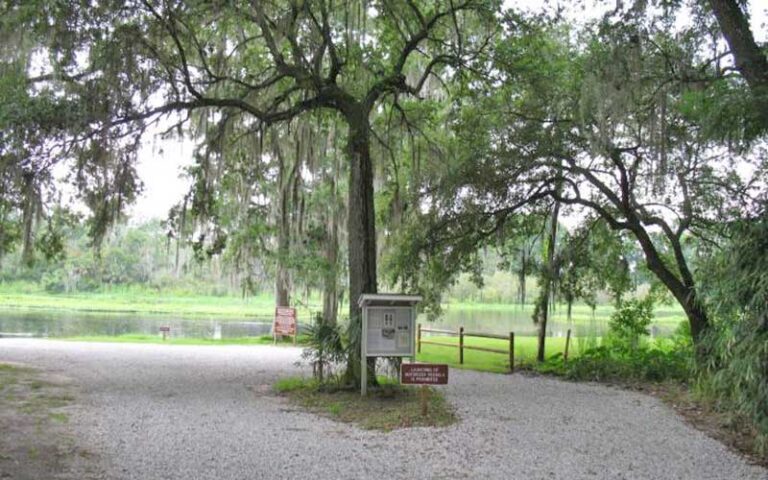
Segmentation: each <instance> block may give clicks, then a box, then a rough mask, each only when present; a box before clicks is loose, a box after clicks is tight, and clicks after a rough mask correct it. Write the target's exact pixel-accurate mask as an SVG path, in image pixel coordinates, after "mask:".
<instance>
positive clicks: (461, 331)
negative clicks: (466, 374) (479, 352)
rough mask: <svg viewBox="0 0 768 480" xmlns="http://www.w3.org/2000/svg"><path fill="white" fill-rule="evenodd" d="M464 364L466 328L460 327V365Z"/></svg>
mask: <svg viewBox="0 0 768 480" xmlns="http://www.w3.org/2000/svg"><path fill="white" fill-rule="evenodd" d="M463 364H464V327H459V365H463Z"/></svg>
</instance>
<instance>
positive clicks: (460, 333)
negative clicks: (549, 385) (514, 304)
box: [416, 324, 515, 372]
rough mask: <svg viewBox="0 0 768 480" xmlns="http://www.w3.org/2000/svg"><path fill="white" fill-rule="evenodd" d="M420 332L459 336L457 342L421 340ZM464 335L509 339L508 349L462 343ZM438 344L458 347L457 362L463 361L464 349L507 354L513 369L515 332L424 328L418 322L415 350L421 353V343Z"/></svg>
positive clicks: (510, 369) (462, 328) (460, 328)
mask: <svg viewBox="0 0 768 480" xmlns="http://www.w3.org/2000/svg"><path fill="white" fill-rule="evenodd" d="M422 332H427V333H440V334H443V335H448V336H452V337H459V344H458V345H456V344H453V343H443V342H435V341H433V340H422V338H421V334H422ZM465 337H477V338H496V339H499V340H509V350H501V349H499V348H488V347H478V346H475V345H464V338H465ZM423 343H424V344H427V345H438V346H441V347H449V348H458V349H459V364H463V363H464V350H478V351H481V352H490V353H501V354H504V355H507V354H509V371H510V372H514V371H515V333H514V332H509V336H507V335H497V334H494V333H483V332H465V331H464V327H459V329H458V330H442V329H439V328H425V327H422V326H421V324H418V326H417V328H416V352H417V353H421V344H423Z"/></svg>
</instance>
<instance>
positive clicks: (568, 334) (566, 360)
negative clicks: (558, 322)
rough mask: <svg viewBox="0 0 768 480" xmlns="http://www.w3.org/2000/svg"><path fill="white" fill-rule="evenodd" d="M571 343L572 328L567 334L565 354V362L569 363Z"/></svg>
mask: <svg viewBox="0 0 768 480" xmlns="http://www.w3.org/2000/svg"><path fill="white" fill-rule="evenodd" d="M570 345H571V329H570V328H569V329H568V333H567V334H566V335H565V353H564V354H563V363H568V347H569V346H570Z"/></svg>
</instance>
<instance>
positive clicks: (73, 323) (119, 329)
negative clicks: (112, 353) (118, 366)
mask: <svg viewBox="0 0 768 480" xmlns="http://www.w3.org/2000/svg"><path fill="white" fill-rule="evenodd" d="M271 321H272V320H271V319H270V318H250V319H247V320H246V319H244V320H242V321H238V320H224V321H222V320H220V319H216V320H214V319H206V318H199V317H198V318H183V317H176V316H170V315H148V314H130V313H128V314H121V313H88V312H74V311H62V312H59V311H51V310H22V309H0V335H2V334H3V333H5V334H8V333H16V334H20V333H24V334H32V335H34V336H42V337H72V336H86V335H124V334H129V333H130V334H150V335H154V334H158V332H159V330H160V327H161V326H169V327H171V333H172V335H173V336H174V337H191V338H234V337H251V336H261V335H268V334H269V333H270V327H271V326H272V323H271Z"/></svg>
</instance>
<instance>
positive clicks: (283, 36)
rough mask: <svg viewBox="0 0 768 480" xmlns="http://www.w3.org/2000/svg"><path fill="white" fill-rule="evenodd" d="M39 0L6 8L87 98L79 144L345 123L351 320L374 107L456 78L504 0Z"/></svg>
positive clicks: (361, 267)
mask: <svg viewBox="0 0 768 480" xmlns="http://www.w3.org/2000/svg"><path fill="white" fill-rule="evenodd" d="M41 5H42V6H44V7H45V8H31V9H28V8H22V7H19V6H16V5H11V6H10V7H9V8H6V9H5V10H6V11H8V12H9V13H11V14H12V15H11V16H13V17H15V18H14V21H16V22H17V24H18V25H23V26H28V27H29V28H31V29H32V30H34V31H37V32H42V33H41V36H40V39H41V42H44V45H43V48H44V49H45V51H46V52H47V53H48V55H47V57H48V58H50V59H51V60H50V63H51V65H50V71H47V72H43V75H44V76H45V77H46V81H47V82H48V83H50V84H51V85H52V86H53V87H54V88H56V89H57V90H59V91H62V92H66V95H68V96H70V97H72V98H75V99H77V101H78V103H79V104H82V105H89V106H90V108H88V109H85V112H83V114H84V115H85V118H84V119H83V121H82V122H80V123H79V125H80V126H81V127H82V131H81V132H78V134H77V135H76V137H75V138H74V140H80V139H81V138H82V136H83V135H85V136H92V135H93V131H92V130H91V129H90V128H89V127H91V126H92V125H94V124H95V125H96V130H95V131H104V130H105V129H108V131H109V132H110V135H111V136H114V137H116V138H123V137H124V136H125V135H129V134H134V133H137V132H138V133H141V132H142V131H144V130H145V129H146V127H147V125H148V124H151V123H153V122H155V121H156V120H157V118H158V117H159V116H162V115H165V114H170V113H173V112H181V113H182V114H184V113H188V112H191V111H195V110H216V111H218V112H221V114H222V115H239V116H243V117H244V118H247V119H248V120H247V121H248V122H250V123H251V124H252V125H253V126H254V129H259V128H263V126H265V125H272V124H276V123H280V122H285V121H288V120H291V119H293V118H295V117H297V116H300V115H302V114H305V113H307V112H310V111H313V110H318V109H327V110H331V111H335V112H337V113H338V114H339V115H340V116H341V118H343V120H344V122H345V123H346V126H347V130H348V131H347V148H346V154H347V160H348V163H349V169H348V172H349V182H348V184H349V193H348V208H347V210H348V218H347V235H348V267H349V298H350V302H349V303H350V318H351V321H352V322H353V323H356V322H359V313H360V311H359V307H358V306H357V302H356V299H357V297H358V296H359V295H360V294H361V293H363V292H376V289H377V279H376V235H375V222H374V219H375V215H374V202H373V163H372V159H371V148H370V143H371V141H370V138H371V123H370V117H371V113H372V112H373V111H374V108H375V107H376V105H377V104H378V103H380V102H381V101H383V100H388V101H391V100H393V99H395V100H396V99H397V98H398V97H399V96H418V95H419V94H420V92H421V90H422V87H423V86H424V84H425V82H427V80H428V79H429V78H430V77H433V76H438V77H443V79H444V80H450V79H451V77H455V76H456V74H457V72H461V71H463V70H464V69H465V68H467V67H469V66H470V64H472V63H474V62H475V61H477V60H478V57H479V56H480V55H481V54H482V53H483V51H484V50H485V48H486V47H487V45H488V41H489V38H490V36H491V35H493V33H494V32H495V29H496V28H497V27H496V18H495V17H494V13H495V9H496V7H497V5H496V2H494V1H481V0H463V1H460V2H448V3H446V4H442V3H438V4H435V3H432V2H418V1H410V0H409V1H385V2H381V3H371V4H369V3H368V2H366V1H364V0H347V1H341V2H336V1H330V0H323V1H317V2H305V1H299V0H293V1H280V2H278V1H270V2H257V1H254V2H246V1H240V2H226V3H210V2H206V1H193V2H188V1H163V2H160V1H151V0H135V1H130V2H118V3H110V2H93V3H89V2H86V4H85V5H82V4H79V5H77V6H74V5H67V4H60V3H51V4H49V3H48V2H44V1H43V2H41ZM38 7H40V5H39V6H38ZM63 25H77V29H76V30H74V31H70V30H68V29H63V28H60V27H61V26H63ZM468 31H472V34H467V32H468ZM406 74H408V75H409V76H411V79H409V78H407V76H406ZM93 93H97V94H98V95H94V94H93ZM93 111H96V112H99V115H92V114H90V112H93ZM187 118H188V117H187ZM184 120H185V118H184V117H182V120H181V121H182V122H183V121H184Z"/></svg>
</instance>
